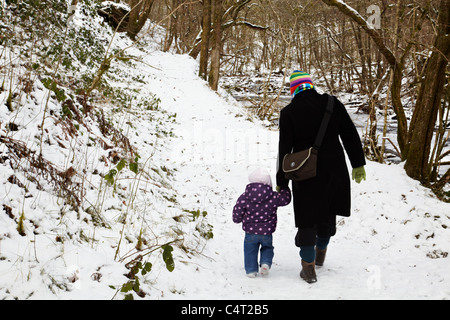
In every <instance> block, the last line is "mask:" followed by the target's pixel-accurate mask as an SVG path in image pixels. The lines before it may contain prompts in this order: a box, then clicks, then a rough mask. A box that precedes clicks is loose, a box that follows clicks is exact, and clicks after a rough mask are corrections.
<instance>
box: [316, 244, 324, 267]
mask: <svg viewBox="0 0 450 320" xmlns="http://www.w3.org/2000/svg"><path fill="white" fill-rule="evenodd" d="M326 254H327V249H326V248H325V249H322V250H321V249H317V248H316V266H319V267H321V266H323V263H324V262H325V255H326Z"/></svg>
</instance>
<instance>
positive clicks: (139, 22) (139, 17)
mask: <svg viewBox="0 0 450 320" xmlns="http://www.w3.org/2000/svg"><path fill="white" fill-rule="evenodd" d="M153 1H154V0H129V2H128V3H129V5H130V8H131V11H130V15H129V20H128V25H127V34H128V36H129V37H130V38H131V39H132V40H136V36H137V34H138V33H139V31H141V29H142V27H143V26H144V25H145V22H146V21H147V19H148V17H149V15H150V11H151V10H152V6H153Z"/></svg>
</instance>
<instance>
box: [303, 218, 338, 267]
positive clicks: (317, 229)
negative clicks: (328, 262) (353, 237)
mask: <svg viewBox="0 0 450 320" xmlns="http://www.w3.org/2000/svg"><path fill="white" fill-rule="evenodd" d="M335 234H336V216H335V215H328V216H326V217H322V219H320V221H319V222H318V223H317V224H315V225H313V226H298V231H297V234H296V236H295V245H296V246H297V247H299V248H300V257H301V258H302V260H304V261H306V262H308V263H311V262H313V261H314V260H315V258H316V250H315V249H316V247H317V248H318V249H320V250H323V249H326V248H327V246H328V243H329V242H330V238H331V237H332V236H334V235H335Z"/></svg>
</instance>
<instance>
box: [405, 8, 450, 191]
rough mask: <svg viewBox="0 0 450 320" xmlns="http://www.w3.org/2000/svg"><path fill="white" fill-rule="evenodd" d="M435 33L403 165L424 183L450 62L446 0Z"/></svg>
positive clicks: (449, 21)
mask: <svg viewBox="0 0 450 320" xmlns="http://www.w3.org/2000/svg"><path fill="white" fill-rule="evenodd" d="M437 32H438V34H437V36H436V38H435V42H434V48H433V53H432V54H431V57H430V59H429V60H428V64H427V67H426V70H425V77H424V80H423V81H422V86H421V88H420V92H419V96H418V97H417V103H416V109H415V111H414V115H413V118H412V120H411V130H410V147H409V152H408V156H407V161H406V164H405V170H406V173H407V174H408V175H409V176H410V177H411V178H414V179H417V180H421V181H424V182H428V177H429V174H430V173H429V165H428V162H429V155H430V147H431V140H432V138H433V133H434V128H435V125H436V119H437V114H438V111H439V108H440V106H441V103H442V95H443V90H444V85H445V72H446V69H447V65H448V61H449V59H450V37H449V34H450V0H441V4H440V10H439V24H438V27H437Z"/></svg>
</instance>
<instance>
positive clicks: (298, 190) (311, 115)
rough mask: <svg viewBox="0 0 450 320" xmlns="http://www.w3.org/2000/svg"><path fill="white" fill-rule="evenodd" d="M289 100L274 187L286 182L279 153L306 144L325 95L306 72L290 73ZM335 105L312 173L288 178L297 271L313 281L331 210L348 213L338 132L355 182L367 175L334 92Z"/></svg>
mask: <svg viewBox="0 0 450 320" xmlns="http://www.w3.org/2000/svg"><path fill="white" fill-rule="evenodd" d="M291 94H292V102H291V103H290V104H289V105H288V106H286V107H285V108H284V109H283V110H282V111H281V113H280V121H279V126H280V140H279V150H278V151H279V154H278V158H279V160H278V170H277V186H278V187H277V188H281V189H282V188H286V187H288V183H289V180H288V179H287V178H286V177H285V173H284V171H283V170H282V162H283V159H284V156H285V155H287V154H290V153H291V152H292V153H295V152H298V151H301V150H304V149H308V148H311V147H312V146H313V144H314V143H315V139H316V136H317V134H318V131H319V128H320V126H321V123H322V119H323V118H324V115H325V112H326V109H327V105H328V95H327V94H323V95H321V94H319V93H318V92H317V91H316V90H315V88H314V84H313V82H312V80H311V76H310V75H309V74H307V73H305V72H301V71H294V73H293V74H292V76H291ZM333 99H334V109H333V113H332V115H331V118H330V120H329V124H328V127H327V129H326V131H325V135H324V138H323V141H322V145H321V147H320V150H319V151H318V155H317V157H318V158H317V175H316V177H314V178H310V179H307V180H304V181H300V182H297V181H293V182H292V194H293V205H294V215H295V226H296V227H297V228H298V232H297V235H296V237H295V244H296V246H298V247H300V257H301V265H302V270H301V272H300V277H301V278H302V279H304V280H305V281H306V282H308V283H313V282H316V281H317V277H316V273H315V266H322V265H323V263H324V260H325V254H326V250H327V246H328V243H329V241H330V237H332V236H334V235H335V234H336V216H344V217H349V216H350V179H349V173H348V168H347V164H346V160H345V155H344V151H343V148H342V145H341V142H340V141H339V138H341V140H342V143H343V145H344V148H345V151H346V153H347V155H348V157H349V159H350V163H351V165H352V167H353V172H352V177H353V179H354V180H356V182H357V183H360V182H361V180H362V179H364V180H365V179H366V173H365V170H364V166H365V164H366V161H365V158H364V152H363V149H362V145H361V140H360V137H359V135H358V132H357V130H356V128H355V125H354V124H353V122H352V120H351V119H350V117H349V115H348V113H347V111H346V109H345V107H344V105H343V104H342V103H341V102H340V101H339V100H338V99H336V98H335V97H333Z"/></svg>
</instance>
